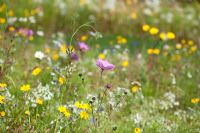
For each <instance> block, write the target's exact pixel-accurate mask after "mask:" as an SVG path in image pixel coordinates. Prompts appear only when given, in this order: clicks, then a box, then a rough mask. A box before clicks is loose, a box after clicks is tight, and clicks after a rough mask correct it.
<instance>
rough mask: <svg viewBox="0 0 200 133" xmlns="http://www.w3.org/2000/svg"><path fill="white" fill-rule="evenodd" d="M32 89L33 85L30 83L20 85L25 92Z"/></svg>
mask: <svg viewBox="0 0 200 133" xmlns="http://www.w3.org/2000/svg"><path fill="white" fill-rule="evenodd" d="M30 89H31V87H30V85H29V84H25V85H22V86H21V87H20V90H21V91H23V92H26V91H29V90H30Z"/></svg>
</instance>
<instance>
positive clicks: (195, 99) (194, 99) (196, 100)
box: [191, 98, 200, 104]
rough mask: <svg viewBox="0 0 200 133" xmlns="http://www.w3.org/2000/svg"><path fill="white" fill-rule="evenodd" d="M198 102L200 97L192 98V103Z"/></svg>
mask: <svg viewBox="0 0 200 133" xmlns="http://www.w3.org/2000/svg"><path fill="white" fill-rule="evenodd" d="M198 102H200V99H199V98H192V99H191V103H194V104H196V103H198Z"/></svg>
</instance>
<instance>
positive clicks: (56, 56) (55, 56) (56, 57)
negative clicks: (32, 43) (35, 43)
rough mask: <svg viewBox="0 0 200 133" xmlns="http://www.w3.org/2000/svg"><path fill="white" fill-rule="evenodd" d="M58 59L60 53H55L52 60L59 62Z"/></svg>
mask: <svg viewBox="0 0 200 133" xmlns="http://www.w3.org/2000/svg"><path fill="white" fill-rule="evenodd" d="M58 58H59V55H58V53H54V54H53V56H52V59H53V60H54V61H57V60H58Z"/></svg>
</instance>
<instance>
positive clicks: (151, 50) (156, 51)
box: [147, 48, 160, 55]
mask: <svg viewBox="0 0 200 133" xmlns="http://www.w3.org/2000/svg"><path fill="white" fill-rule="evenodd" d="M147 53H148V54H149V55H159V54H160V50H159V49H157V48H156V49H148V50H147Z"/></svg>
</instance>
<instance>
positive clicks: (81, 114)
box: [80, 111, 89, 120]
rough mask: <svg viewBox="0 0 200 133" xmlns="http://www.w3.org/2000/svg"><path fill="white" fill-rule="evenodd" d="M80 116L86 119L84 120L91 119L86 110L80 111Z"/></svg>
mask: <svg viewBox="0 0 200 133" xmlns="http://www.w3.org/2000/svg"><path fill="white" fill-rule="evenodd" d="M80 118H81V119H84V120H87V119H89V115H88V113H87V112H86V111H82V112H81V113H80Z"/></svg>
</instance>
